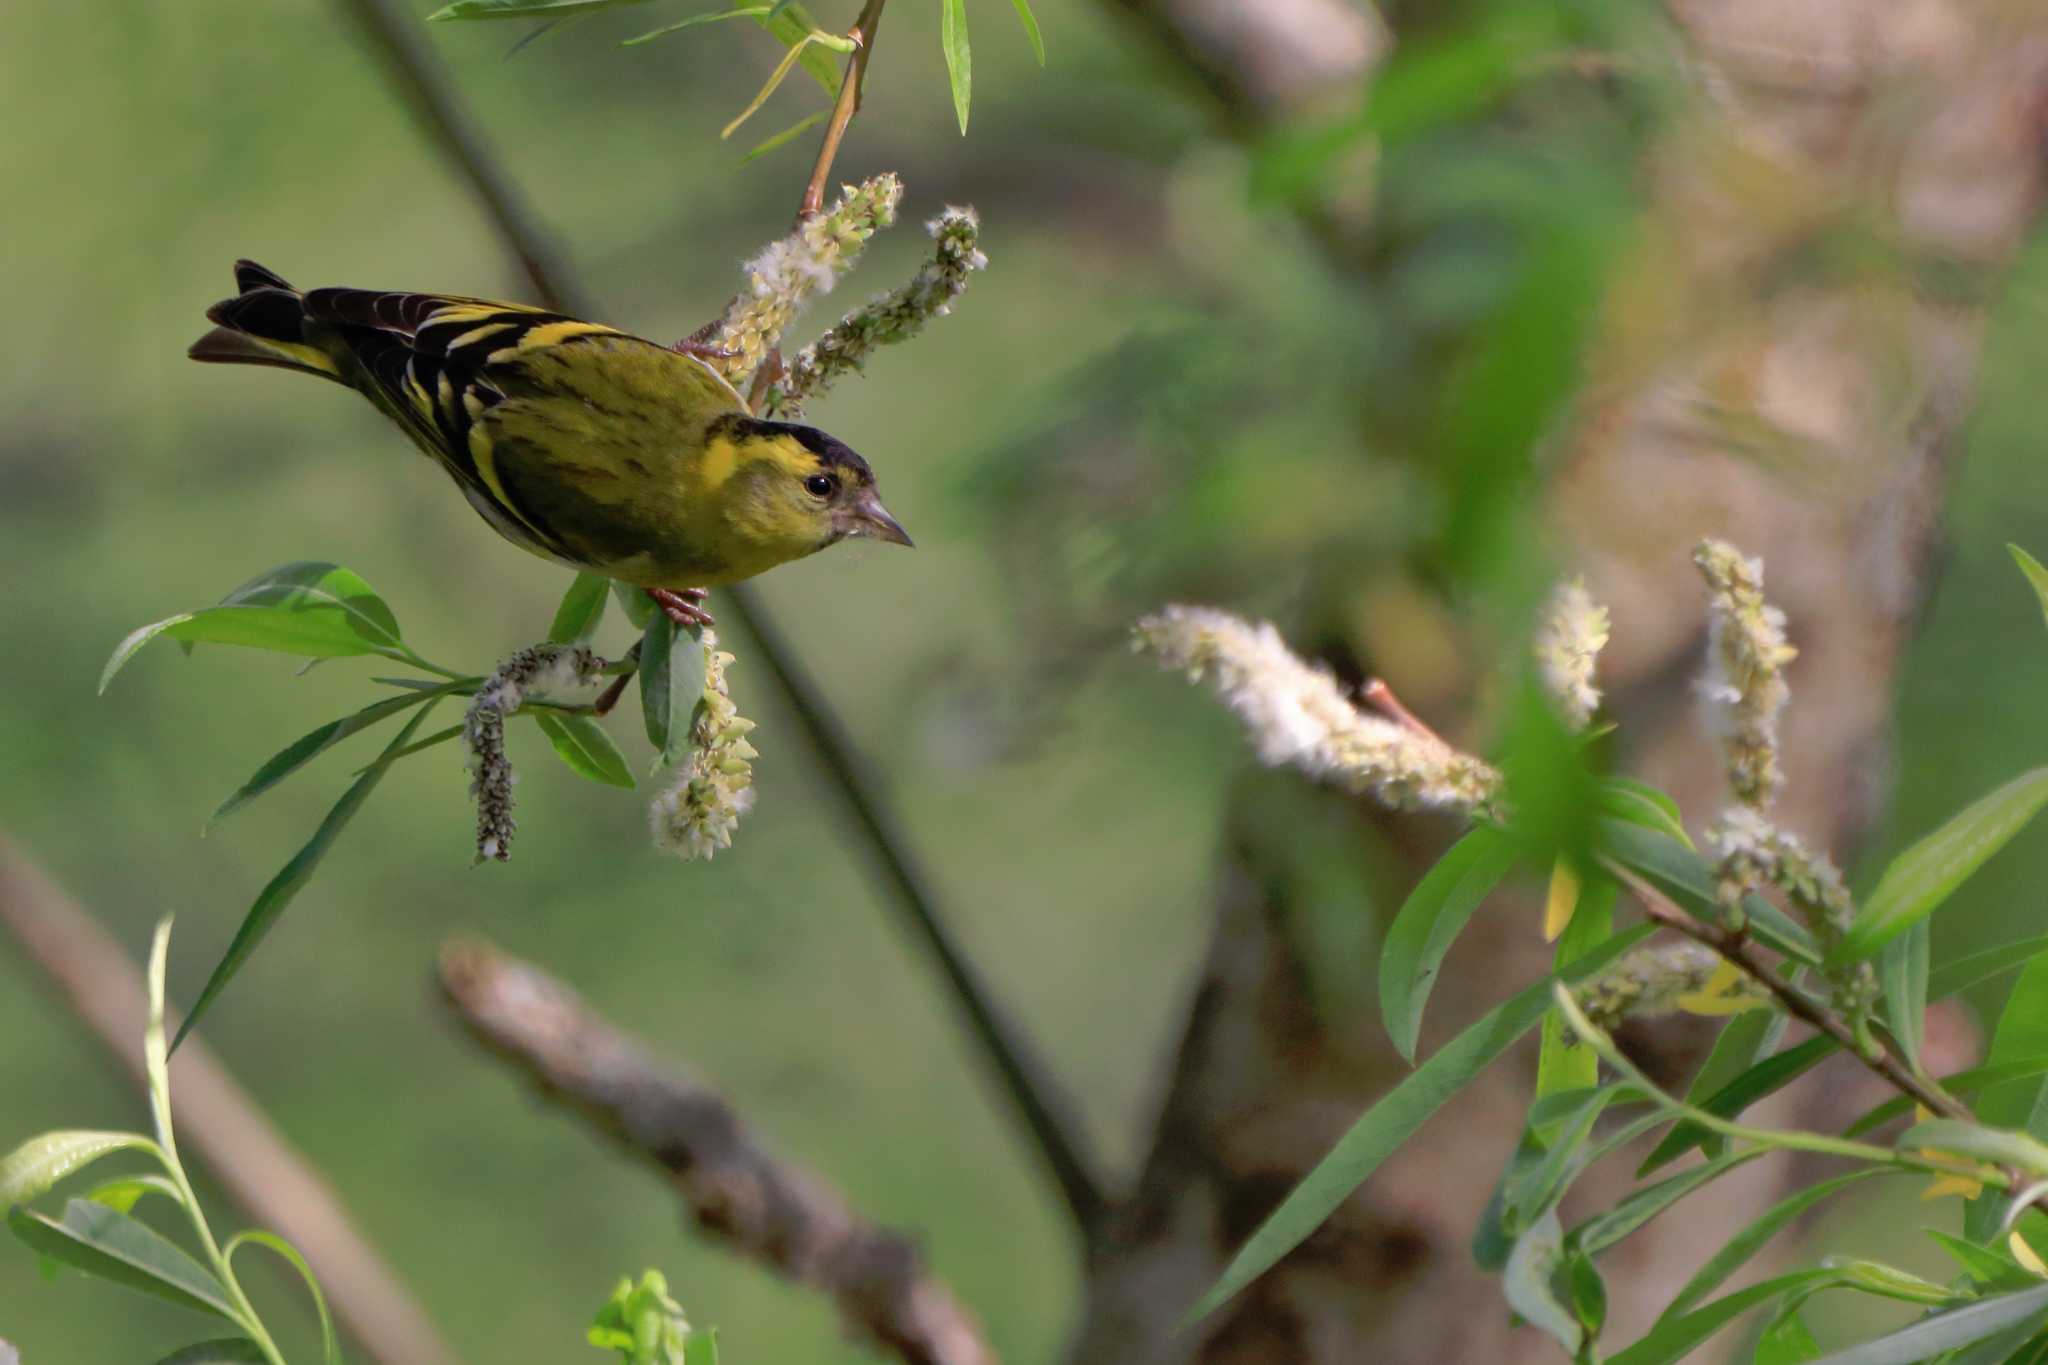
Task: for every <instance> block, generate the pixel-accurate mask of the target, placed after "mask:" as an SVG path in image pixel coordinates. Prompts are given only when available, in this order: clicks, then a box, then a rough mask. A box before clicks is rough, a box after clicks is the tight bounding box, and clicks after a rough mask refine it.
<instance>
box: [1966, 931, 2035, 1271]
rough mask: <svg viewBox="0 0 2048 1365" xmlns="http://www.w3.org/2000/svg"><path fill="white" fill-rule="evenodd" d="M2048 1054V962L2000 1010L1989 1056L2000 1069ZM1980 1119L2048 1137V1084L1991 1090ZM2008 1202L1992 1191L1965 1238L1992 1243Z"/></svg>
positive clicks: (1976, 1204)
mask: <svg viewBox="0 0 2048 1365" xmlns="http://www.w3.org/2000/svg"><path fill="white" fill-rule="evenodd" d="M2042 1053H2048V957H2037V958H2035V959H2034V960H2032V961H2031V962H2029V963H2027V965H2026V967H2025V969H2024V970H2022V971H2021V972H2020V977H2019V980H2017V981H2015V982H2013V986H2012V991H2011V993H2009V994H2008V995H2007V996H2006V998H2005V1004H2004V1005H2003V1006H2002V1007H2001V1008H2000V1009H1999V1012H1998V1024H1997V1027H1996V1028H1994V1029H1993V1031H1992V1035H1991V1047H1990V1049H1989V1050H1988V1051H1987V1053H1986V1055H1985V1062H1986V1064H1987V1065H1992V1066H2000V1065H2004V1064H2005V1063H2008V1062H2015V1061H2019V1060H2022V1059H2024V1058H2028V1057H2034V1056H2038V1055H2040V1054H2042ZM1976 1108H1977V1119H1978V1120H1979V1121H1980V1122H1982V1123H1986V1124H1989V1125H1991V1126H1993V1127H1996V1128H2018V1129H2024V1130H2025V1131H2027V1132H2029V1133H2032V1134H2033V1135H2034V1136H2035V1137H2037V1138H2048V1081H2042V1080H2039V1079H2025V1078H2022V1079H2016V1080H2009V1081H2001V1082H1999V1083H1998V1084H1996V1085H1991V1086H1987V1087H1986V1088H1985V1090H1984V1092H1983V1094H1982V1095H1981V1096H1980V1097H1979V1099H1978V1101H1977V1106H1976ZM2004 1204H2005V1198H2004V1196H2003V1195H2002V1194H2000V1193H1997V1192H1993V1191H1989V1190H1987V1191H1986V1192H1985V1193H1984V1194H1983V1195H1980V1196H1978V1197H1977V1198H1975V1199H1972V1200H1971V1201H1970V1203H1969V1205H1968V1207H1967V1209H1966V1210H1965V1212H1964V1214H1963V1234H1964V1236H1966V1237H1968V1238H1970V1239H1971V1240H1972V1241H1975V1242H1989V1241H1990V1240H1991V1239H1992V1237H1993V1235H1994V1234H1995V1233H1996V1231H1997V1229H1998V1226H1999V1223H2000V1220H2001V1219H2002V1218H2003V1216H2004Z"/></svg>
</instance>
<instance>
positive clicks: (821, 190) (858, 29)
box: [796, 0, 889, 223]
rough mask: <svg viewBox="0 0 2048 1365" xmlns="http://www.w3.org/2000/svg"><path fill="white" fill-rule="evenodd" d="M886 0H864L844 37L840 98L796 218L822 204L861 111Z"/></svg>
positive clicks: (821, 206)
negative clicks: (847, 41) (847, 50)
mask: <svg viewBox="0 0 2048 1365" xmlns="http://www.w3.org/2000/svg"><path fill="white" fill-rule="evenodd" d="M888 2H889V0H867V3H866V4H865V5H863V6H861V11H860V18H858V19H856V20H854V21H853V27H852V28H850V29H848V30H847V31H846V36H847V37H848V38H851V39H852V40H853V55H852V56H851V57H849V58H847V59H846V77H845V79H843V80H841V81H840V82H839V98H838V99H837V100H835V101H834V102H833V104H832V118H831V120H830V121H829V122H828V123H826V125H825V140H824V141H823V142H820V143H819V144H818V161H817V164H816V165H814V166H812V167H811V181H810V183H809V184H808V185H806V186H804V200H803V204H802V206H801V207H799V208H798V209H797V211H796V219H797V221H798V222H799V223H801V222H802V221H803V220H804V219H806V218H809V217H811V216H812V215H813V214H815V213H817V212H818V210H819V209H821V208H823V207H824V206H825V186H826V184H827V183H828V182H829V181H830V180H831V179H832V162H833V161H834V160H835V159H836V158H837V157H838V155H839V142H840V139H842V138H844V137H845V136H846V128H847V125H848V124H850V123H852V122H853V116H854V115H855V114H857V113H859V112H860V92H861V87H862V86H863V85H864V84H866V83H867V75H868V56H869V54H871V53H872V52H873V51H874V50H875V33H876V30H878V29H880V28H881V26H882V6H883V5H885V4H887V3H888Z"/></svg>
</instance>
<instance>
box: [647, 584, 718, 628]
mask: <svg viewBox="0 0 2048 1365" xmlns="http://www.w3.org/2000/svg"><path fill="white" fill-rule="evenodd" d="M647 595H648V596H649V597H651V598H653V599H654V605H656V606H657V607H660V608H661V609H662V611H663V613H665V614H666V615H667V617H668V619H669V620H671V621H673V622H675V623H676V625H678V626H680V627H682V628H683V629H685V630H688V629H690V628H692V627H696V626H715V625H717V624H718V621H717V618H715V617H714V616H712V614H711V613H710V612H708V611H706V610H704V608H703V607H702V606H701V605H700V603H702V602H703V601H704V599H705V598H706V597H709V596H710V595H711V594H710V593H709V592H707V591H706V590H705V589H703V588H649V589H647Z"/></svg>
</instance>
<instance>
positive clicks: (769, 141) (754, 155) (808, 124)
mask: <svg viewBox="0 0 2048 1365" xmlns="http://www.w3.org/2000/svg"><path fill="white" fill-rule="evenodd" d="M825 114H826V111H825V110H823V109H820V110H819V111H818V112H817V113H815V114H812V115H811V116H810V117H808V118H801V119H798V120H797V121H796V122H795V123H792V124H791V125H790V126H789V127H787V128H784V129H783V130H782V131H781V132H779V133H777V134H775V135H774V136H773V137H764V138H762V139H761V140H760V141H759V142H757V143H755V144H754V145H753V147H752V148H750V149H749V150H748V152H747V154H746V155H745V156H743V157H741V158H740V161H739V164H740V165H742V166H745V165H749V164H751V163H752V162H755V161H759V160H760V159H761V158H762V157H764V156H766V155H768V154H769V153H770V152H775V151H780V150H781V149H782V148H784V147H787V146H788V145H789V144H790V143H792V142H794V141H796V140H797V139H798V138H800V137H802V136H803V135H804V134H805V133H808V132H809V131H810V130H811V129H813V128H815V127H817V126H818V125H819V124H821V123H823V122H824V121H825Z"/></svg>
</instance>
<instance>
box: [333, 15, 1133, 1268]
mask: <svg viewBox="0 0 2048 1365" xmlns="http://www.w3.org/2000/svg"><path fill="white" fill-rule="evenodd" d="M340 3H341V5H342V6H343V8H344V9H346V10H347V12H348V13H349V14H350V15H351V16H352V17H353V18H354V20H355V21H356V23H357V24H358V26H359V27H361V28H362V30H363V32H364V33H365V34H366V35H367V36H368V38H369V39H370V42H371V44H372V46H373V47H374V48H375V49H376V52H377V54H378V56H379V57H380V58H382V60H383V61H384V63H385V64H386V66H387V67H388V69H389V72H390V74H391V76H392V78H393V79H394V80H395V81H396V82H397V84H398V85H399V87H400V88H401V89H402V90H403V91H404V92H405V94H406V97H407V98H408V100H410V101H411V103H412V104H413V105H414V106H415V107H416V108H418V109H419V110H420V111H421V112H422V115H423V116H424V117H425V119H426V122H427V125H428V128H429V130H430V132H431V133H432V135H433V137H434V140H435V141H436V142H438V143H439V145H440V147H441V150H442V151H443V152H444V153H445V154H446V155H447V156H448V157H449V159H450V160H451V161H453V162H454V163H455V164H456V166H457V168H458V169H459V170H460V171H461V172H462V174H463V176H464V178H465V179H466V180H468V182H469V184H470V185H471V186H472V187H473V188H474V189H475V190H476V191H477V194H478V197H479V198H480V199H481V200H482V201H483V205H484V208H485V210H486V212H487V213H488V215H489V217H490V220H491V223H492V225H493V227H494V228H495V229H496V230H497V232H498V234H499V236H500V237H501V238H502V239H503V240H504V242H505V244H506V246H507V247H508V248H510V249H511V251H512V252H513V253H514V254H515V255H516V256H518V258H519V260H520V262H521V263H522V264H523V265H524V266H525V268H526V272H527V275H528V277H529V278H530V279H531V280H532V282H533V287H534V289H535V291H536V292H537V293H538V294H539V295H540V296H541V298H542V299H544V300H546V301H548V302H549V304H550V305H551V306H555V307H561V308H564V309H566V310H567V311H570V312H575V313H580V314H582V315H584V316H589V315H591V314H593V313H595V312H597V311H598V310H597V309H596V308H594V307H592V306H591V301H590V300H589V299H588V298H587V297H586V296H585V295H584V294H583V293H582V291H581V290H580V289H579V288H577V286H576V282H575V280H574V278H573V277H572V276H571V275H570V274H569V273H568V271H567V269H566V267H564V266H563V265H562V264H561V263H560V262H559V261H557V260H556V259H555V258H554V257H553V255H552V253H551V252H550V251H548V250H547V248H546V243H545V242H544V240H543V238H542V235H541V233H540V232H539V230H538V229H537V228H536V227H535V226H534V225H533V221H532V219H531V217H530V216H529V215H528V214H527V212H526V209H525V207H524V205H523V203H522V202H521V201H520V200H519V199H518V197H517V196H516V195H515V194H514V193H513V191H512V188H511V182H510V181H509V180H508V179H507V178H506V177H505V176H504V175H502V174H501V173H500V172H499V171H498V170H497V169H496V167H495V163H494V162H493V160H492V159H491V157H490V155H489V153H488V152H487V151H486V150H485V149H484V146H483V142H482V139H481V138H479V137H478V136H476V135H475V133H474V132H473V131H472V130H471V129H470V128H469V126H468V123H467V122H466V120H465V119H464V118H463V117H462V114H461V110H460V108H459V107H458V106H457V104H456V101H455V99H454V97H453V95H452V94H451V93H450V92H449V91H448V90H447V88H446V86H445V84H444V82H443V81H442V78H441V75H440V73H439V72H438V71H436V70H434V69H433V68H432V67H431V66H430V65H429V63H428V61H427V58H426V57H425V55H424V54H423V52H422V51H421V49H420V46H419V44H418V43H417V42H416V41H415V40H414V39H413V38H412V36H411V34H410V31H409V30H407V29H405V28H403V27H402V26H401V25H400V24H399V23H398V22H397V21H396V20H394V19H393V18H392V16H391V14H390V12H389V11H388V10H387V9H386V7H385V3H384V0H340ZM868 3H869V5H870V6H871V7H872V9H873V10H874V11H875V13H874V14H873V15H869V14H867V13H866V11H863V16H862V17H863V19H864V20H865V21H866V27H865V28H864V29H863V33H864V40H863V42H864V45H863V47H862V48H860V49H858V50H857V51H856V52H855V54H854V59H853V61H854V62H855V63H859V62H862V59H863V57H864V55H865V54H866V53H868V52H871V51H872V50H873V36H874V32H873V23H874V20H875V19H876V18H877V17H878V16H879V14H880V11H881V3H880V0H868ZM863 69H864V66H863ZM856 74H857V73H856ZM852 84H853V86H854V91H855V94H856V96H857V95H858V93H859V81H858V79H855V80H854V81H853V82H852ZM840 93H841V97H842V98H844V96H845V85H844V84H842V86H841V91H840ZM847 118H848V120H851V118H852V113H851V111H849V113H848V114H847ZM838 131H839V135H840V136H843V135H844V132H845V128H844V126H843V125H842V126H841V127H840V128H839V130H838ZM827 138H828V142H827V146H829V147H830V148H831V150H832V152H833V153H834V155H836V153H837V148H838V138H837V137H835V136H834V135H833V134H832V133H831V131H830V130H828V132H827ZM822 150H823V149H821V151H822ZM821 170H822V174H823V175H824V177H825V178H826V179H829V178H830V175H831V159H830V158H826V157H821ZM818 173H819V172H815V171H814V173H813V178H814V179H815V178H816V177H817V175H818ZM726 592H727V602H728V604H729V605H728V606H727V608H726V610H725V613H724V614H725V615H726V617H727V619H729V620H731V621H733V622H734V623H736V624H737V625H738V626H739V627H740V629H741V630H742V631H744V632H745V633H746V634H747V635H748V636H750V637H751V638H752V640H753V642H754V652H753V655H752V658H753V659H754V660H755V661H756V662H758V663H760V664H762V665H763V671H764V672H765V673H766V674H767V676H768V677H769V679H770V680H771V682H772V683H773V684H774V686H776V687H777V688H778V689H780V690H781V692H782V693H783V695H784V696H785V697H786V698H787V700H788V703H789V709H790V710H791V711H792V712H793V713H794V714H795V715H796V717H797V719H798V721H799V722H800V728H801V729H802V731H803V734H804V738H805V740H806V741H807V742H808V743H809V744H810V746H811V749H812V752H813V754H814V755H815V756H816V758H817V761H818V764H819V766H820V767H821V768H823V769H824V770H825V773H826V775H827V776H828V777H829V778H830V779H831V784H830V790H831V791H832V792H833V793H834V794H835V795H836V796H837V798H838V802H839V806H840V811H841V814H842V815H843V816H844V817H845V818H846V819H847V820H848V821H849V822H850V823H851V825H852V826H853V828H854V830H855V831H856V833H857V834H858V836H859V839H860V841H861V842H862V843H863V845H864V846H865V848H866V850H867V853H868V855H869V862H870V866H871V868H872V869H873V871H874V872H875V874H876V876H877V878H878V880H880V881H881V883H882V884H883V886H884V888H885V889H886V890H887V891H888V892H890V893H891V894H890V904H892V905H893V906H894V907H895V908H896V909H897V910H898V911H899V913H900V914H901V916H902V918H903V921H904V924H905V927H906V928H907V929H908V930H909V931H910V932H911V934H912V935H913V936H914V937H916V938H917V939H918V940H919V941H920V942H922V943H923V944H924V945H925V946H926V948H927V949H928V950H929V951H930V952H931V954H932V956H933V958H934V959H935V960H936V961H937V963H938V965H939V968H940V970H941V972H942V973H943V974H944V976H945V979H946V983H947V985H948V987H949V988H950V989H951V991H952V993H953V996H954V1001H955V1004H956V1005H957V1006H958V1007H959V1009H960V1010H961V1012H962V1014H963V1016H964V1017H965V1021H966V1024H967V1027H968V1029H969V1031H970V1032H971V1033H972V1034H973V1035H974V1038H975V1041H976V1043H977V1044H978V1045H979V1046H980V1047H981V1049H982V1051H983V1052H984V1054H986V1056H987V1059H988V1061H989V1064H990V1066H991V1067H992V1068H993V1070H994V1072H995V1074H996V1077H997V1078H998V1080H999V1082H1000V1083H1001V1085H1002V1088H1003V1090H1004V1092H1005V1094H1006V1095H1007V1096H1008V1098H1009V1100H1010V1102H1011V1103H1012V1104H1013V1105H1014V1106H1015V1107H1016V1109H1017V1112H1018V1114H1019V1116H1020V1117H1021V1118H1022V1119H1023V1120H1024V1123H1025V1126H1026V1127H1027V1128H1028V1129H1029V1131H1030V1133H1031V1136H1032V1138H1033V1140H1034V1141H1035V1143H1036V1144H1037V1146H1038V1149H1039V1153H1040V1155H1041V1157H1042V1158H1043V1159H1044V1161H1045V1163H1046V1165H1047V1167H1048V1168H1049V1169H1050V1171H1051V1173H1052V1176H1053V1178H1054V1180H1055V1181H1056V1182H1057V1184H1058V1186H1059V1189H1060V1193H1061V1195H1062V1197H1063V1199H1064V1200H1065V1202H1066V1205H1067V1209H1068V1212H1069V1214H1070V1215H1071V1216H1072V1218H1073V1219H1074V1221H1075V1223H1076V1224H1077V1225H1078V1227H1079V1228H1080V1230H1081V1232H1082V1234H1083V1236H1084V1237H1089V1236H1092V1235H1093V1234H1094V1233H1095V1231H1096V1230H1097V1228H1099V1227H1100V1225H1101V1222H1102V1218H1103V1214H1104V1211H1105V1209H1106V1208H1107V1203H1106V1201H1105V1199H1104V1196H1103V1194H1102V1185H1101V1182H1100V1181H1099V1179H1098V1178H1097V1177H1096V1175H1095V1174H1094V1172H1095V1171H1096V1170H1097V1169H1098V1167H1097V1165H1096V1163H1095V1162H1094V1161H1093V1159H1092V1158H1091V1156H1090V1154H1089V1153H1088V1151H1087V1148H1086V1145H1085V1143H1084V1142H1083V1140H1082V1138H1081V1129H1080V1126H1079V1125H1078V1124H1077V1123H1076V1122H1074V1120H1073V1117H1072V1115H1071V1113H1069V1112H1068V1106H1067V1104H1066V1102H1065V1100H1064V1098H1063V1096H1062V1095H1061V1093H1060V1091H1059V1088H1058V1087H1057V1086H1056V1084H1055V1083H1054V1082H1053V1081H1052V1079H1051V1076H1050V1073H1049V1072H1048V1070H1047V1069H1046V1067H1045V1065H1044V1063H1043V1062H1042V1061H1041V1060H1040V1058H1039V1057H1038V1054H1037V1050H1036V1049H1035V1048H1034V1047H1032V1046H1031V1044H1030V1043H1029V1042H1028V1041H1027V1039H1026V1038H1025V1036H1024V1035H1023V1033H1022V1032H1021V1031H1020V1030H1019V1029H1018V1028H1017V1027H1016V1026H1015V1025H1014V1024H1012V1023H1011V1022H1010V1021H1009V1020H1008V1019H1007V1018H1006V1016H1005V1015H1004V1013H1003V1011H1002V1010H1001V1008H1000V1007H999V1006H998V1005H997V1004H996V1003H995V1001H994V999H993V997H992V996H991V995H990V993H989V991H988V989H987V987H986V986H985V985H984V984H983V983H982V982H981V980H980V976H979V974H978V973H977V972H976V971H975V969H974V967H973V966H972V964H970V963H969V962H968V961H967V959H966V956H965V955H964V954H963V953H962V952H961V950H960V948H959V947H958V945H957V944H956V943H955V942H954V940H953V937H952V934H951V931H950V930H948V929H947V927H946V925H945V922H944V918H943V916H942V914H941V912H940V910H939V908H938V902H937V898H936V897H935V896H933V895H932V893H931V892H930V890H929V889H928V887H929V884H930V879H929V878H928V877H927V876H926V875H925V872H924V870H923V868H922V866H921V865H920V864H919V862H918V860H917V858H916V856H915V855H914V854H913V853H912V852H911V851H910V845H909V841H908V840H907V839H906V838H905V837H904V836H903V834H902V832H901V831H900V829H899V828H898V827H897V823H896V817H895V813H894V811H893V810H892V809H891V808H890V806H889V803H888V801H887V800H886V798H884V797H883V796H882V794H881V784H880V783H879V781H877V780H876V778H875V777H874V776H873V774H872V773H871V772H870V771H869V769H868V767H867V765H866V764H865V762H863V760H862V759H861V757H860V755H859V753H858V751H857V750H856V749H855V748H854V746H853V744H852V742H851V740H850V739H849V738H848V737H847V734H846V729H845V726H844V724H843V723H842V722H841V721H840V719H839V716H838V713H837V712H836V711H835V710H834V709H833V706H832V704H831V702H830V700H829V699H828V698H827V697H826V695H825V693H824V691H823V689H821V688H819V687H818V686H817V684H816V683H815V682H813V681H812V680H811V678H810V677H809V676H808V675H807V674H806V673H805V672H804V671H803V668H802V666H801V665H800V664H799V663H798V662H797V660H796V656H795V652H794V651H793V650H792V649H791V648H790V647H789V645H788V643H787V642H786V640H785V639H784V637H783V635H782V632H781V630H780V629H779V628H778V627H777V626H776V624H775V622H774V620H773V618H772V617H771V616H770V614H769V612H768V610H767V608H766V607H765V606H764V605H763V604H762V603H761V601H760V599H759V597H758V596H757V595H756V594H755V592H754V590H753V589H752V588H751V587H749V586H748V585H746V584H736V585H734V586H733V587H731V588H728V589H726Z"/></svg>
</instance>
